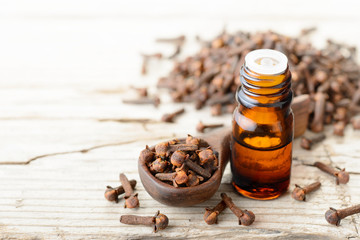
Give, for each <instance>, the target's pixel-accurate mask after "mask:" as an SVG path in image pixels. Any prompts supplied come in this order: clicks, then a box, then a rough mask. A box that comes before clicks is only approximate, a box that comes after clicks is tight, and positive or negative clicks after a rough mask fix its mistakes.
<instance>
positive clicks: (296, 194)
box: [291, 182, 321, 201]
mask: <svg viewBox="0 0 360 240" xmlns="http://www.w3.org/2000/svg"><path fill="white" fill-rule="evenodd" d="M320 186H321V183H320V182H314V183H312V184H310V185H307V186H305V187H303V188H302V187H300V186H299V185H297V184H295V189H294V190H293V192H292V194H291V197H292V198H293V199H295V200H298V201H305V200H306V194H307V193H310V192H313V191H315V190H317V189H319V188H320Z"/></svg>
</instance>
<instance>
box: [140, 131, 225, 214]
mask: <svg viewBox="0 0 360 240" xmlns="http://www.w3.org/2000/svg"><path fill="white" fill-rule="evenodd" d="M230 137H231V130H230V129H229V128H223V129H220V130H218V131H213V132H211V133H209V134H205V135H203V136H201V137H200V138H201V139H202V140H203V141H202V142H201V144H200V145H201V146H211V148H212V149H213V150H214V151H217V152H218V153H219V168H218V169H217V170H216V171H215V172H214V173H213V175H212V176H211V177H210V178H209V179H208V180H207V181H205V182H203V183H201V184H199V185H197V186H194V187H178V188H176V187H174V186H171V185H169V184H167V183H164V182H162V181H160V180H158V179H157V178H155V177H154V176H153V175H152V174H151V173H150V171H149V168H148V167H147V166H146V164H145V162H144V161H140V159H139V161H138V163H139V164H138V170H139V175H140V179H141V182H142V184H143V185H144V188H145V190H146V191H147V192H148V193H149V194H150V196H151V197H152V198H154V199H155V200H157V201H159V202H161V203H163V204H166V205H169V206H176V207H187V206H192V205H195V204H199V203H202V202H204V201H206V200H208V199H209V198H211V197H212V196H213V195H214V194H215V193H216V191H217V190H218V188H219V186H220V183H221V179H222V176H223V173H224V169H225V167H226V165H227V163H228V162H229V158H230Z"/></svg>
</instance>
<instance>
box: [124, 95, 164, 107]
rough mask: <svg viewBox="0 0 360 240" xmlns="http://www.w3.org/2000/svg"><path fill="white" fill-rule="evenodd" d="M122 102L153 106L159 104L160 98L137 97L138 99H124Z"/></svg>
mask: <svg viewBox="0 0 360 240" xmlns="http://www.w3.org/2000/svg"><path fill="white" fill-rule="evenodd" d="M123 103H126V104H152V105H154V106H155V107H157V106H159V104H160V98H158V97H154V98H146V97H143V98H139V99H124V100H123Z"/></svg>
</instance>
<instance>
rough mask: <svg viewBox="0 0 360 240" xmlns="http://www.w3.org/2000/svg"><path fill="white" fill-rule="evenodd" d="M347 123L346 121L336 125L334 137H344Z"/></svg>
mask: <svg viewBox="0 0 360 240" xmlns="http://www.w3.org/2000/svg"><path fill="white" fill-rule="evenodd" d="M345 126H346V123H345V122H344V121H339V122H337V123H335V124H334V135H337V136H344V130H345Z"/></svg>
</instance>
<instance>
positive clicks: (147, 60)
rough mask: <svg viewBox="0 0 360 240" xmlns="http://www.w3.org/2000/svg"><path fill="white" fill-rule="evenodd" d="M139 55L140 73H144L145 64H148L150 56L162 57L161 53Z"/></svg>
mask: <svg viewBox="0 0 360 240" xmlns="http://www.w3.org/2000/svg"><path fill="white" fill-rule="evenodd" d="M141 56H142V58H143V63H142V66H141V74H142V75H145V74H146V73H147V65H148V63H149V60H150V59H152V58H157V59H161V58H162V54H161V53H154V54H141Z"/></svg>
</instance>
